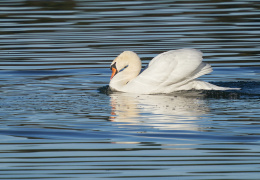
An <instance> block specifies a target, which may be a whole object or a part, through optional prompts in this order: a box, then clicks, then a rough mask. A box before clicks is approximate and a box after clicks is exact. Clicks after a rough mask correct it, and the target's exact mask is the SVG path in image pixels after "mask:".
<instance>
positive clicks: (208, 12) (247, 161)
mask: <svg viewBox="0 0 260 180" xmlns="http://www.w3.org/2000/svg"><path fill="white" fill-rule="evenodd" d="M257 2H258V1H253V0H252V1H240V0H229V1H223V2H222V1H214V0H212V1H203V0H202V1H183V0H182V1H177V0H176V1H170V0H163V1H157V0H152V1H127V0H126V1H120V0H118V1H117V0H112V1H104V0H98V1H88V0H78V1H73V0H67V1H43V0H42V1H40V0H39V1H24V0H8V1H7V0H2V1H1V2H0V10H1V11H0V17H1V18H0V27H1V28H0V47H1V49H0V69H1V70H0V93H1V94H0V124H1V128H0V137H1V140H0V145H1V148H0V157H1V158H0V179H158V178H160V179H198V180H201V179H205V180H206V179H207V180H216V179H230V180H231V179H236V180H238V179H239V180H248V179H259V172H260V148H259V147H260V146H259V145H260V133H259V132H260V122H259V120H260V112H259V109H260V108H259V103H260V82H259V77H260V68H259V66H260V61H259V58H260V54H259V41H260V35H259V32H260V28H259V27H260V26H259V25H260V22H259V18H258V17H259V15H260V6H259V4H258V3H257ZM184 47H189V48H197V49H200V50H202V51H203V53H204V61H205V62H209V63H210V64H211V65H212V66H213V69H214V72H213V73H211V74H210V75H206V76H203V77H202V78H201V79H202V80H205V81H210V82H213V83H215V84H219V85H223V86H230V87H240V88H242V90H241V91H233V92H232V91H231V92H214V91H209V92H207V91H188V92H181V93H174V94H169V95H131V94H126V93H112V94H110V93H107V92H106V91H105V89H106V88H105V86H106V85H108V83H109V78H110V73H111V72H110V69H109V66H110V63H111V61H112V60H113V59H114V58H115V57H116V56H117V55H118V54H119V53H121V52H122V51H124V50H132V51H135V52H136V53H138V54H139V55H140V57H141V59H142V62H143V66H145V65H146V64H147V63H148V62H149V61H150V60H151V58H152V57H154V56H155V55H157V54H158V53H161V52H164V51H167V50H171V49H178V48H184ZM100 88H101V93H100V92H99V91H100Z"/></svg>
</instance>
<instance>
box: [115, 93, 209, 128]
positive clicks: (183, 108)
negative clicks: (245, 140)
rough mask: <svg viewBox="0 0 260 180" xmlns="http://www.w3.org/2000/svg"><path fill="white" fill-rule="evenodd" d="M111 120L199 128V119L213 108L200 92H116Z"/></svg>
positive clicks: (167, 126)
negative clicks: (144, 93) (147, 93)
mask: <svg viewBox="0 0 260 180" xmlns="http://www.w3.org/2000/svg"><path fill="white" fill-rule="evenodd" d="M110 97H111V102H110V103H111V117H110V120H111V121H115V122H127V123H129V124H131V125H147V126H152V127H157V128H160V129H162V128H163V129H181V130H198V126H197V125H196V123H195V121H196V120H198V119H200V117H201V116H202V115H203V114H205V113H206V112H208V111H209V109H208V107H207V104H206V102H205V101H204V100H203V99H202V98H200V97H199V93H197V94H194V93H192V94H187V93H186V94H185V95H183V94H180V93H179V94H167V95H162V94H160V95H139V94H129V93H120V92H117V93H113V94H110Z"/></svg>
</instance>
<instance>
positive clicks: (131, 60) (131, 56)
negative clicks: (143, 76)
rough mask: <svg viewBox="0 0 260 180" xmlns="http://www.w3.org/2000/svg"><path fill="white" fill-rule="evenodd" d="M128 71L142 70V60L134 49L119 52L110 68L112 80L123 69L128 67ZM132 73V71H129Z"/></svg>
mask: <svg viewBox="0 0 260 180" xmlns="http://www.w3.org/2000/svg"><path fill="white" fill-rule="evenodd" d="M126 67H127V69H128V71H132V72H135V71H138V73H139V72H140V70H141V60H140V58H139V57H138V55H137V54H136V53H135V52H133V51H124V52H122V53H121V54H119V55H118V56H117V57H116V58H115V59H114V60H113V62H112V63H111V65H110V69H111V70H112V75H111V78H110V80H111V79H112V78H113V77H114V76H115V75H116V74H117V73H118V72H120V71H121V70H122V69H124V68H126ZM129 73H130V72H129Z"/></svg>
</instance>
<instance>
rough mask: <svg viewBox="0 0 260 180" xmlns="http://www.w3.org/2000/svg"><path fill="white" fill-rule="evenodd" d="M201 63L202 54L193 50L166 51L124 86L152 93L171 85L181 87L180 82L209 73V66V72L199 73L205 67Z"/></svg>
mask: <svg viewBox="0 0 260 180" xmlns="http://www.w3.org/2000/svg"><path fill="white" fill-rule="evenodd" d="M201 61H202V53H201V52H200V51H198V50H195V49H180V50H172V51H168V52H165V53H162V54H159V55H157V56H156V57H155V58H153V59H152V60H151V62H150V63H149V66H148V68H147V69H145V70H144V71H143V72H142V73H141V74H140V75H139V76H137V77H136V78H135V79H133V80H132V81H130V82H129V83H128V84H127V85H126V86H127V87H142V88H144V89H147V91H148V90H149V91H154V90H156V89H158V88H159V89H162V88H163V87H167V86H169V85H173V84H180V85H182V84H183V83H182V82H185V81H186V82H187V81H190V80H192V79H194V78H193V76H194V77H195V76H196V77H197V76H198V75H200V76H201V75H203V74H206V73H209V72H210V71H211V68H210V66H209V67H208V68H207V69H210V70H207V71H205V72H204V73H199V72H200V70H201V69H203V68H204V67H205V63H202V62H201ZM196 77H195V78H196Z"/></svg>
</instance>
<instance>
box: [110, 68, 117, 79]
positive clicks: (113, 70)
mask: <svg viewBox="0 0 260 180" xmlns="http://www.w3.org/2000/svg"><path fill="white" fill-rule="evenodd" d="M111 70H112V74H111V78H110V80H111V79H112V78H113V77H114V76H115V75H116V73H117V69H116V68H114V67H112V68H111Z"/></svg>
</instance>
